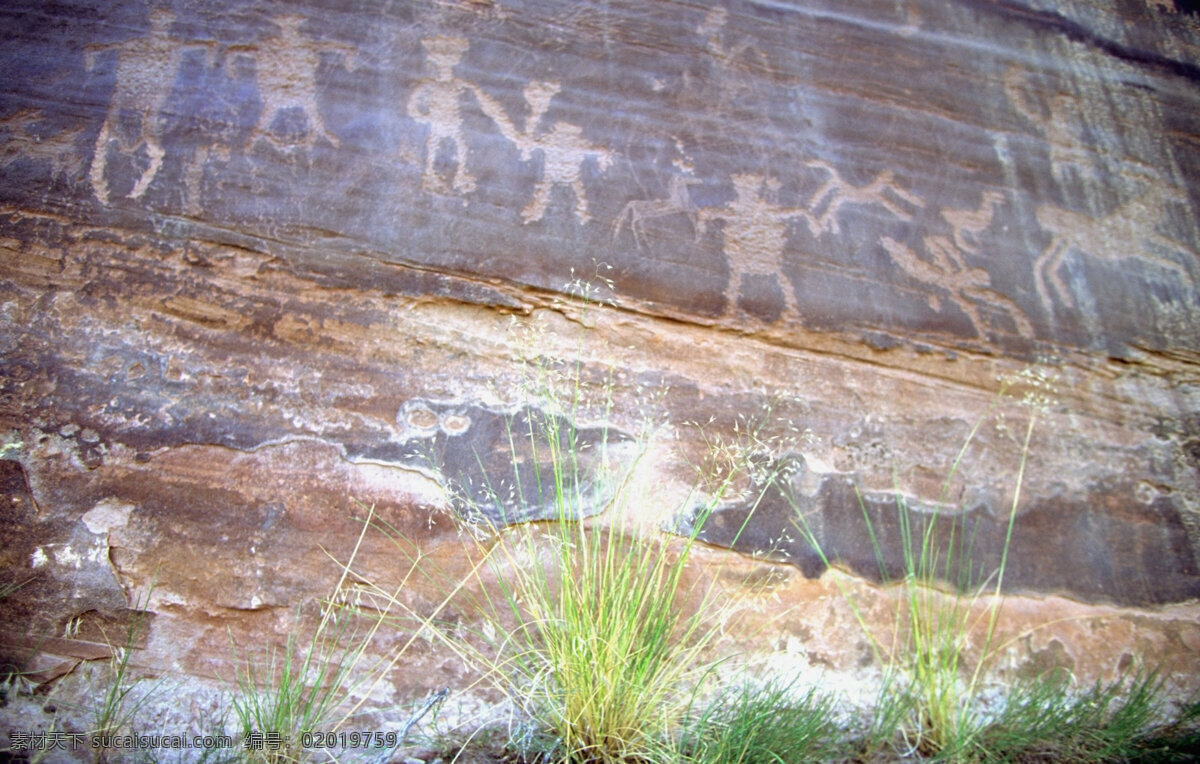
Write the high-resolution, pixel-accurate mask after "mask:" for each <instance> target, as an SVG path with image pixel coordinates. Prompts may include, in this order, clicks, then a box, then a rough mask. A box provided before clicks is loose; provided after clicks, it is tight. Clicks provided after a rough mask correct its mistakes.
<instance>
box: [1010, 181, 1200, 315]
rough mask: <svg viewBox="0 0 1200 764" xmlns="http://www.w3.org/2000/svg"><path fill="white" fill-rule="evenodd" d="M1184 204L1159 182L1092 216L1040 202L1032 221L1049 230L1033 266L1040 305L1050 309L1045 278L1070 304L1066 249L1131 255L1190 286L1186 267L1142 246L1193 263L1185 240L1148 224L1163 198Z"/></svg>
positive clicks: (1109, 256) (1109, 257)
mask: <svg viewBox="0 0 1200 764" xmlns="http://www.w3.org/2000/svg"><path fill="white" fill-rule="evenodd" d="M1171 201H1177V202H1185V203H1186V202H1187V201H1188V199H1187V197H1186V196H1185V195H1184V194H1183V193H1182V192H1180V191H1179V190H1178V189H1177V188H1174V187H1168V186H1166V185H1164V184H1163V183H1161V182H1160V183H1150V184H1148V190H1147V192H1146V193H1144V194H1142V195H1141V196H1139V197H1136V198H1134V199H1131V200H1129V201H1127V202H1125V203H1124V204H1121V205H1120V206H1118V207H1117V208H1115V209H1114V210H1112V211H1111V212H1109V213H1108V214H1107V215H1104V216H1103V217H1099V218H1095V217H1092V216H1091V215H1086V214H1084V213H1082V212H1075V211H1074V210H1066V209H1063V208H1061V207H1056V206H1053V205H1043V206H1041V207H1039V208H1038V210H1037V213H1036V214H1037V221H1038V225H1040V226H1041V227H1042V228H1043V229H1045V230H1046V231H1048V232H1049V233H1050V234H1051V237H1052V238H1051V239H1050V243H1049V244H1048V245H1046V248H1045V249H1044V250H1042V253H1041V254H1040V255H1038V257H1037V259H1036V260H1035V261H1034V264H1033V275H1034V282H1035V284H1036V286H1037V292H1038V296H1039V297H1041V299H1042V303H1043V305H1045V306H1046V308H1047V310H1049V309H1050V292H1049V290H1048V289H1047V288H1046V282H1047V281H1049V282H1050V286H1052V287H1054V291H1055V293H1056V294H1057V295H1058V297H1059V298H1060V299H1061V300H1062V301H1063V304H1064V305H1066V306H1067V307H1068V308H1074V307H1075V298H1074V297H1073V296H1072V294H1071V291H1070V289H1068V288H1067V285H1066V283H1065V282H1064V281H1063V278H1062V268H1063V265H1064V260H1065V259H1066V257H1067V255H1068V254H1069V253H1070V252H1071V251H1072V250H1077V251H1078V252H1080V253H1082V254H1086V255H1089V256H1091V257H1094V258H1096V259H1098V260H1105V261H1107V262H1110V263H1116V262H1120V261H1122V260H1128V259H1135V260H1141V261H1143V262H1147V263H1150V264H1152V265H1155V266H1157V267H1159V268H1162V269H1163V270H1167V271H1171V272H1172V273H1174V274H1176V275H1177V276H1179V278H1180V279H1182V280H1183V281H1184V282H1186V283H1187V285H1188V287H1189V288H1195V281H1194V280H1193V278H1192V275H1191V273H1190V272H1189V269H1188V268H1187V267H1185V266H1184V265H1182V264H1181V263H1179V262H1177V261H1176V260H1174V259H1171V258H1170V257H1166V256H1164V255H1160V254H1156V253H1154V252H1152V251H1151V250H1150V249H1149V248H1148V246H1147V245H1149V246H1154V247H1158V248H1160V249H1162V250H1166V251H1167V252H1171V253H1174V254H1175V255H1176V256H1177V257H1179V258H1180V259H1183V260H1185V261H1188V262H1194V261H1195V258H1196V253H1195V252H1194V251H1193V250H1191V249H1190V248H1189V247H1187V246H1186V245H1185V244H1183V243H1181V242H1178V241H1176V240H1174V239H1171V238H1169V237H1167V236H1163V235H1162V234H1160V233H1158V232H1157V231H1155V230H1154V226H1155V225H1157V224H1158V222H1160V221H1161V220H1162V218H1163V212H1164V207H1165V206H1166V204H1167V203H1168V202H1171Z"/></svg>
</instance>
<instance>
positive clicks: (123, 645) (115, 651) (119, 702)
mask: <svg viewBox="0 0 1200 764" xmlns="http://www.w3.org/2000/svg"><path fill="white" fill-rule="evenodd" d="M153 590H154V588H153V586H151V587H150V590H149V591H147V592H146V595H145V598H144V599H143V598H141V597H139V598H138V599H137V601H135V602H134V603H133V608H132V615H131V616H130V619H129V622H128V623H127V624H126V626H125V635H124V637H123V639H122V640H121V641H120V643H119V644H116V645H114V644H113V643H112V642H111V641H110V642H109V649H110V650H111V651H112V657H111V658H109V665H108V669H109V678H108V682H107V684H106V685H105V689H104V692H103V693H102V694H101V696H100V702H99V704H98V705H97V706H96V707H95V709H94V710H93V715H92V729H91V730H90V733H91V734H90V736H89V738H90V740H94V741H96V742H97V743H98V745H96V746H94V748H93V750H95V752H96V760H97V761H107V760H108V756H109V750H108V748H109V747H108V745H107V740H108V739H109V738H111V737H112V736H114V735H118V734H122V733H126V732H129V731H130V730H129V727H130V725H131V724H132V723H133V721H134V720H135V719H136V718H137V715H138V713H139V712H140V711H141V710H142V709H143V708H145V707H146V705H147V704H148V703H149V702H150V700H151V698H152V696H153V694H154V692H155V691H156V690H157V689H158V688H159V686H160V683H158V682H156V683H153V684H151V685H149V686H148V687H143V688H142V692H141V693H138V692H137V691H136V690H137V688H138V682H137V681H136V680H134V679H132V677H131V676H130V674H131V671H130V669H131V664H130V661H131V660H132V658H133V651H134V650H136V649H137V644H138V642H139V641H141V638H142V636H143V633H144V632H145V629H146V611H145V607H146V606H147V605H148V604H149V602H150V595H151V594H152V593H153Z"/></svg>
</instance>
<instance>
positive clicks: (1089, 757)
mask: <svg viewBox="0 0 1200 764" xmlns="http://www.w3.org/2000/svg"><path fill="white" fill-rule="evenodd" d="M1162 695H1163V684H1162V681H1161V680H1160V679H1159V678H1158V676H1157V674H1155V673H1154V672H1145V671H1143V672H1135V673H1133V674H1131V675H1129V676H1127V677H1121V678H1119V679H1117V680H1114V681H1112V682H1107V683H1106V682H1099V681H1098V682H1096V684H1094V685H1092V686H1091V687H1089V688H1087V689H1085V690H1084V691H1082V692H1077V691H1075V690H1074V689H1073V688H1072V686H1071V681H1070V676H1069V674H1067V673H1066V672H1051V673H1048V674H1044V675H1041V676H1039V677H1037V678H1035V679H1032V680H1025V681H1022V682H1019V683H1018V684H1016V685H1015V686H1014V687H1012V688H1011V689H1010V690H1009V693H1008V696H1007V698H1006V702H1005V706H1004V709H1003V710H1002V711H1001V712H1000V713H999V715H998V717H997V718H996V720H995V721H994V722H993V723H992V724H990V725H988V727H987V728H986V729H984V730H983V731H982V732H981V733H980V734H979V737H978V745H977V746H976V748H977V758H978V759H980V760H981V761H987V762H993V761H994V762H1008V761H1017V762H1072V763H1074V764H1089V763H1092V762H1097V763H1098V762H1107V761H1129V760H1131V759H1136V758H1138V757H1139V756H1140V755H1142V754H1143V753H1147V750H1146V749H1147V746H1146V742H1147V739H1148V738H1147V735H1148V734H1150V733H1148V732H1147V730H1150V729H1153V725H1154V724H1155V722H1156V721H1157V717H1158V716H1159V715H1160V711H1161V707H1160V706H1161V701H1160V698H1161V697H1162ZM1169 747H1172V746H1163V748H1164V750H1165V749H1167V748H1169Z"/></svg>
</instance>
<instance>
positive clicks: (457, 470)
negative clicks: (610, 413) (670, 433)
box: [396, 400, 636, 528]
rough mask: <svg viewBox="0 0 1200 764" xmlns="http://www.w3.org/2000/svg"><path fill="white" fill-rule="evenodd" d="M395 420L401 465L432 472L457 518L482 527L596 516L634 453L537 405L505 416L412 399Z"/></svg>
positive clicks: (623, 441) (610, 435) (615, 438)
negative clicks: (399, 430) (560, 492)
mask: <svg viewBox="0 0 1200 764" xmlns="http://www.w3.org/2000/svg"><path fill="white" fill-rule="evenodd" d="M396 419H397V421H398V422H399V423H400V425H401V432H400V434H399V436H398V437H399V440H400V443H401V444H402V445H401V450H400V456H399V457H398V459H397V461H398V462H399V463H403V464H407V465H410V466H412V467H414V468H416V469H424V470H430V471H431V472H432V474H433V475H434V476H435V479H436V480H438V482H439V483H441V484H442V485H443V487H444V488H445V490H446V493H447V497H448V498H449V501H450V504H451V506H452V507H453V508H454V510H455V511H456V512H457V513H458V515H459V516H460V517H461V518H462V519H463V520H465V521H466V522H469V523H473V524H478V525H481V526H483V527H484V528H499V527H503V526H504V525H508V524H512V523H520V522H527V521H530V520H558V519H580V518H581V516H587V515H593V514H596V513H597V512H599V511H601V510H602V509H603V508H604V507H605V506H606V505H607V503H608V501H609V500H610V499H611V498H612V497H613V495H614V492H615V486H616V485H617V483H618V482H619V481H620V479H621V476H622V473H623V472H625V471H627V470H629V469H630V468H631V466H632V462H633V461H634V457H635V455H636V454H635V453H634V452H635V450H636V445H635V444H634V443H633V441H632V439H631V438H630V437H629V436H628V435H626V434H624V433H622V432H620V431H618V430H615V429H611V428H602V427H581V426H578V425H577V424H576V423H575V422H573V421H571V420H570V419H569V418H567V417H565V416H564V415H562V414H553V413H548V412H546V411H543V410H541V409H538V408H534V407H531V406H525V407H523V408H521V409H519V410H516V411H511V412H505V411H497V410H494V409H490V408H486V407H483V406H464V405H456V404H445V403H437V402H433V401H423V400H412V401H406V402H405V404H404V406H403V407H402V408H401V409H400V412H399V414H397V416H396ZM558 491H562V494H563V495H562V496H560V495H559V494H558Z"/></svg>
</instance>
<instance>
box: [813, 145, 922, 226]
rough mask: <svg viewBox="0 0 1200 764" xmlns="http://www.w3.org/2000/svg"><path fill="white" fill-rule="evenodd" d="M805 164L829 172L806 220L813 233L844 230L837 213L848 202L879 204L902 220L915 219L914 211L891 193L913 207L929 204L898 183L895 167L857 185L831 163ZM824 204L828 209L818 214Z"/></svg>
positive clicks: (820, 161) (815, 161) (814, 197)
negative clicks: (893, 198)
mask: <svg viewBox="0 0 1200 764" xmlns="http://www.w3.org/2000/svg"><path fill="white" fill-rule="evenodd" d="M804 165H805V166H806V167H811V168H813V169H817V170H823V171H824V172H826V173H828V175H829V177H828V178H826V179H825V182H824V183H822V184H821V186H820V188H818V189H817V190H816V191H814V192H813V195H812V196H811V197H810V198H809V200H808V212H809V213H810V215H808V216H806V217H805V220H806V222H807V223H808V226H809V231H810V232H811V233H812V235H813V236H820V235H821V234H822V233H825V232H828V233H833V234H838V233H840V232H841V226H840V225H839V224H838V218H837V216H838V212H839V211H841V208H842V207H844V206H845V205H847V204H858V205H862V206H867V205H871V204H878V205H879V206H880V207H883V208H884V209H885V210H887V211H888V212H890V213H892V214H893V215H895V216H896V217H898V218H900V219H901V220H912V214H911V213H909V212H908V211H907V210H905V209H903V208H902V207H900V206H899V205H898V204H897V203H896V202H894V201H892V199H891V198H889V196H888V194H891V195H892V196H894V197H895V198H896V199H899V200H900V201H902V202H905V203H906V204H909V205H911V206H913V207H924V206H925V202H924V200H923V199H921V197H919V196H917V195H916V194H913V193H911V192H909V191H906V190H904V189H903V188H901V187H900V186H898V185H896V183H895V177H894V176H893V175H892V171H891V170H884V171H883V172H881V173H879V174H878V175H876V176H875V179H874V180H872V181H871V182H870V183H868V184H866V185H865V186H855V185H853V184H851V183H848V182H847V181H845V180H844V179H843V178H842V176H841V174H840V173H839V172H838V171H837V168H836V167H834V166H833V165H831V164H829V163H828V162H825V161H822V160H820V159H813V160H808V161H806V162H805V163H804ZM822 207H824V211H822V212H820V213H818V212H817V211H818V210H819V209H821V208H822Z"/></svg>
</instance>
